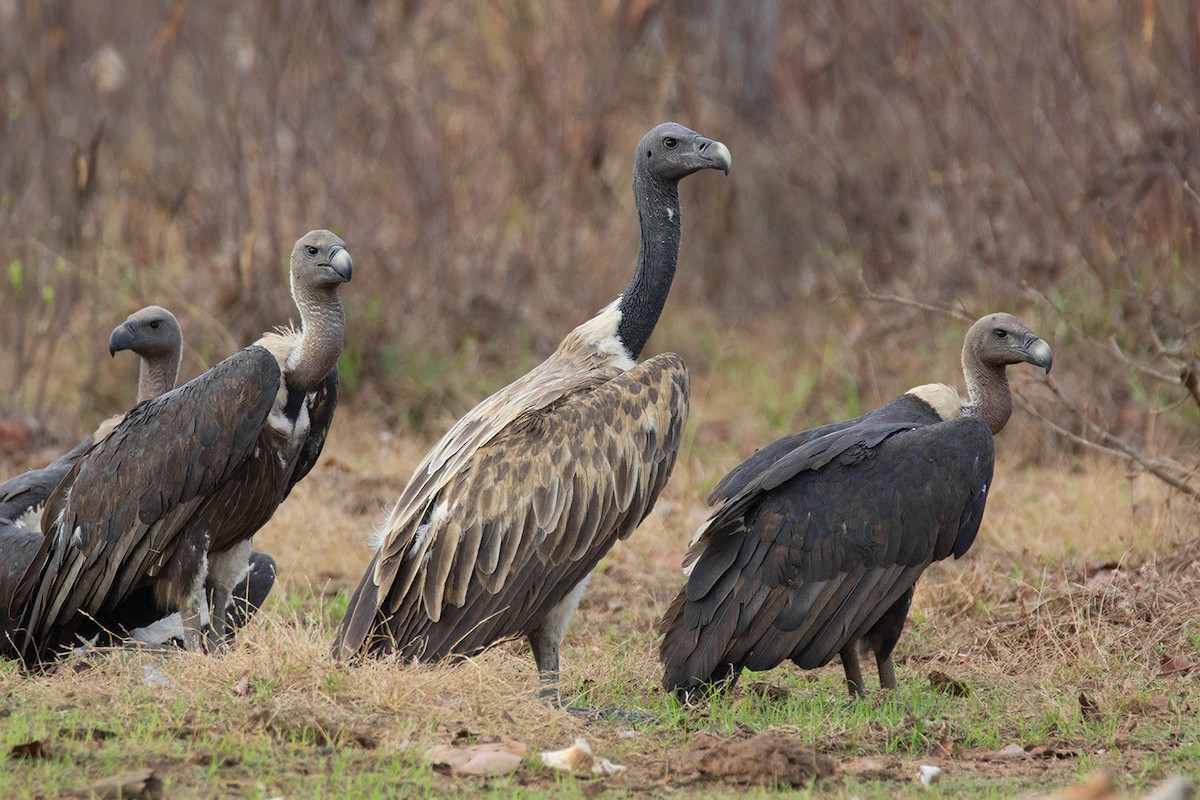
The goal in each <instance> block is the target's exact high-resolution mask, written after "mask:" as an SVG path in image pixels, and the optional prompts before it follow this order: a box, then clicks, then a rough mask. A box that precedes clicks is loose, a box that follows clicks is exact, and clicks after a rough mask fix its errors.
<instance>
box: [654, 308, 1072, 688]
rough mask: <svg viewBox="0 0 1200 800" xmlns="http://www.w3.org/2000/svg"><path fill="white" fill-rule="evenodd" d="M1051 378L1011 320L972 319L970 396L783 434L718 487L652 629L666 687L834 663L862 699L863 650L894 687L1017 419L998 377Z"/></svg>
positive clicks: (977, 517) (940, 394) (908, 402)
mask: <svg viewBox="0 0 1200 800" xmlns="http://www.w3.org/2000/svg"><path fill="white" fill-rule="evenodd" d="M1022 361H1025V362H1029V363H1031V364H1035V365H1037V366H1041V367H1043V368H1045V369H1046V370H1047V371H1049V369H1050V364H1051V353H1050V348H1049V346H1048V345H1046V343H1045V342H1043V341H1042V340H1041V339H1039V338H1037V337H1036V336H1035V335H1034V334H1033V333H1031V332H1030V331H1029V330H1028V329H1027V328H1026V327H1025V326H1024V324H1022V323H1021V322H1020V321H1019V320H1017V319H1016V318H1015V317H1013V316H1011V315H1008V314H992V315H990V316H987V317H984V318H983V319H981V320H979V321H978V322H977V323H976V324H975V325H974V326H972V328H971V330H970V331H969V332H968V334H967V337H966V343H965V344H964V346H963V371H964V374H965V377H966V380H967V387H968V392H969V397H968V399H967V401H966V402H965V403H964V402H962V401H961V400H960V398H959V397H958V394H957V392H956V391H955V390H954V389H952V388H951V387H949V386H946V385H944V384H929V385H925V386H919V387H917V388H915V389H913V390H911V391H909V392H908V393H907V394H904V395H902V396H901V397H898V398H896V399H895V400H892V401H891V402H890V403H887V404H886V405H884V406H881V407H880V408H878V409H876V410H874V411H872V412H870V413H868V414H866V415H864V416H861V417H858V418H856V419H852V420H847V421H845V422H839V423H834V424H832V425H826V426H823V427H820V428H814V429H812V430H809V431H805V432H803V433H799V434H794V435H792V436H787V437H784V438H782V439H779V440H778V441H776V442H773V443H772V444H770V445H767V446H766V447H764V448H762V449H761V450H759V451H757V452H756V453H755V454H754V455H752V456H751V457H750V458H748V459H746V461H745V462H743V463H742V464H741V465H739V466H738V467H737V468H735V469H734V470H733V471H732V472H730V474H729V475H727V476H726V477H725V479H724V480H722V481H721V483H720V484H719V485H718V486H717V488H716V489H715V490H714V491H713V494H712V496H711V497H710V499H709V501H710V502H718V501H719V502H720V503H721V505H720V507H718V508H717V510H716V511H714V512H713V514H712V516H711V517H710V518H709V520H708V521H707V522H706V523H705V524H704V525H703V526H702V527H701V528H700V530H699V531H697V533H696V536H695V537H694V539H693V544H692V547H691V548H690V550H689V552H688V556H687V560H686V562H685V563H686V564H687V565H688V566H689V570H688V572H689V574H688V579H687V583H686V585H685V586H684V588H683V590H682V591H681V592H680V593H679V595H678V596H677V597H676V598H675V601H674V602H673V603H672V604H671V606H670V608H669V609H668V611H667V613H666V615H665V617H664V619H663V623H662V631H663V642H662V646H661V650H660V656H661V658H662V661H663V666H664V675H663V686H664V687H665V688H666V689H667V690H668V691H674V692H677V693H679V694H681V695H687V694H689V693H690V692H691V690H693V689H696V688H697V687H705V686H708V685H712V684H721V683H729V684H732V683H733V682H735V681H736V680H737V678H738V675H739V674H740V673H741V671H742V669H751V670H764V669H770V668H771V667H774V666H776V665H777V664H780V663H781V662H783V661H785V660H789V659H790V660H792V661H794V662H795V663H796V664H797V665H798V666H800V667H801V668H803V669H813V668H815V667H819V666H822V665H824V664H827V663H828V662H829V661H830V660H832V659H833V657H834V656H836V655H841V657H842V662H843V666H844V668H845V672H846V680H847V685H848V688H849V690H850V694H851V695H852V696H854V695H861V694H862V693H863V680H862V672H861V669H860V667H859V661H858V649H859V647H860V646H862V647H864V648H866V649H868V650H870V651H871V652H872V653H873V654H874V655H875V658H876V663H877V666H878V668H879V676H880V683H881V684H882V685H883V686H884V687H885V688H892V687H894V686H895V671H894V667H893V664H892V658H891V654H892V649H893V648H894V647H895V645H896V642H897V641H898V640H899V638H900V634H901V632H902V630H903V627H904V621H905V617H906V616H907V613H908V608H909V603H910V602H911V600H912V594H913V587H914V586H915V584H916V582H917V579H918V578H919V577H920V575H921V573H922V572H923V571H924V570H925V568H926V567H928V566H929V564H930V563H931V562H933V561H935V560H941V559H944V558H946V557H948V556H950V555H951V554H953V555H954V556H955V557H959V556H961V555H963V553H965V552H966V551H967V549H968V548H969V547H970V546H971V543H972V542H973V541H974V539H975V535H976V533H977V532H978V530H979V525H980V521H981V520H982V517H983V509H984V504H985V501H986V499H987V493H988V487H989V485H990V483H991V479H992V466H993V444H992V437H993V435H994V434H995V433H998V432H999V431H1000V429H1001V428H1003V427H1004V424H1005V422H1006V421H1007V420H1008V417H1009V415H1010V413H1011V410H1012V400H1011V397H1010V395H1009V389H1008V380H1007V377H1006V374H1005V367H1006V366H1007V365H1010V364H1016V363H1019V362H1022Z"/></svg>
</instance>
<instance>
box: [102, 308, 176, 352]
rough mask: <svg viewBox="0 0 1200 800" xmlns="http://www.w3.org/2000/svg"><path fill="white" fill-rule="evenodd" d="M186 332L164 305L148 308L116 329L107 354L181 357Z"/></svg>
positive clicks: (110, 338) (109, 340)
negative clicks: (122, 353) (122, 352)
mask: <svg viewBox="0 0 1200 800" xmlns="http://www.w3.org/2000/svg"><path fill="white" fill-rule="evenodd" d="M182 347H183V332H182V331H181V330H180V328H179V320H177V319H175V315H174V314H172V313H171V312H170V311H167V310H166V309H165V308H163V307H162V306H146V307H145V308H143V309H141V310H140V311H136V312H134V313H133V314H132V315H131V316H130V317H129V319H127V320H125V321H124V322H122V323H121V324H120V325H118V326H117V327H115V328H113V332H112V333H111V334H110V335H109V337H108V353H109V355H112V356H115V355H116V354H117V353H118V352H119V351H121V350H132V351H133V352H135V353H137V354H138V355H139V356H141V357H142V358H146V359H153V358H170V357H174V358H175V359H176V360H178V358H179V351H180V349H181V348H182Z"/></svg>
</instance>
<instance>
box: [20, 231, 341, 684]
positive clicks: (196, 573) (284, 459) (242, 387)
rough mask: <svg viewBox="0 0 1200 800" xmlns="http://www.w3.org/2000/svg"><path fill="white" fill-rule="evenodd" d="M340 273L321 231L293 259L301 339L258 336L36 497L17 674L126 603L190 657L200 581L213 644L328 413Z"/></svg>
mask: <svg viewBox="0 0 1200 800" xmlns="http://www.w3.org/2000/svg"><path fill="white" fill-rule="evenodd" d="M352 267H353V265H352V263H351V260H350V254H349V252H348V251H347V250H346V249H345V247H344V245H343V242H342V240H341V239H339V238H338V237H337V236H335V235H333V234H332V233H330V232H328V231H312V232H310V233H308V234H305V235H304V236H303V237H302V238H301V239H300V240H299V241H298V242H296V246H295V248H294V249H293V250H292V257H291V283H292V297H293V298H294V300H295V302H296V306H297V308H298V309H299V311H300V319H301V330H299V331H294V330H288V331H281V332H276V333H271V334H267V335H266V336H264V337H263V338H261V339H260V340H259V341H258V342H257V343H255V344H254V345H252V346H250V347H247V348H245V349H243V350H240V351H239V352H237V353H235V354H234V355H232V356H230V357H228V358H226V359H225V360H224V361H221V362H220V363H218V364H217V365H216V366H214V367H213V368H212V369H210V370H208V371H207V372H205V373H204V374H202V375H200V376H199V377H197V378H195V379H193V380H191V381H189V382H188V383H186V384H184V385H183V386H180V387H179V388H178V389H175V390H173V391H171V392H167V393H166V394H164V395H161V396H160V397H157V398H154V399H152V400H149V401H147V402H144V403H141V404H139V405H138V406H137V407H135V408H134V409H132V410H131V411H130V412H129V413H128V414H127V415H126V416H125V419H124V420H123V421H122V422H121V423H120V424H118V425H117V426H116V428H115V429H114V430H113V431H112V433H111V434H110V435H109V436H108V437H107V438H105V439H104V440H103V441H101V442H99V443H98V444H97V445H96V446H95V447H93V448H92V449H91V450H90V451H88V453H87V454H86V455H85V456H84V457H83V458H81V459H80V460H79V462H78V463H77V464H76V465H75V467H74V468H73V469H72V470H71V472H70V473H68V475H67V477H66V478H65V479H64V480H63V482H62V483H61V484H60V485H59V486H58V488H57V489H55V491H54V493H53V494H52V495H51V497H50V499H49V501H48V503H47V507H46V511H45V512H44V518H45V520H46V523H45V525H44V526H43V527H44V530H46V538H45V541H44V542H43V544H42V546H41V548H40V550H39V551H38V554H37V557H36V558H35V560H34V562H33V563H32V564H31V565H30V567H29V569H28V570H27V571H26V573H25V576H24V577H23V579H22V581H21V585H20V586H19V587H18V590H17V592H16V594H15V596H14V598H13V601H12V609H13V610H14V611H15V612H16V613H17V615H18V617H19V620H20V622H19V625H18V631H17V636H16V640H17V649H18V653H19V655H20V656H21V657H22V658H23V659H24V660H25V661H26V662H27V663H37V662H41V661H45V660H47V659H50V658H53V657H54V656H55V655H56V654H57V653H59V652H60V651H61V650H62V649H63V648H64V647H67V646H70V645H73V644H75V643H76V642H77V641H78V639H79V638H80V637H86V636H88V635H90V633H91V631H92V629H93V628H94V627H95V620H98V619H102V618H104V617H105V616H106V615H107V614H109V613H110V612H112V611H113V609H115V608H116V607H118V606H119V605H121V604H123V603H124V602H125V601H126V600H128V599H129V598H130V597H132V596H134V595H135V594H143V595H148V597H149V598H150V601H151V602H153V604H154V607H155V609H156V612H157V613H158V614H160V615H165V614H169V613H172V612H175V611H179V612H181V613H182V615H183V616H182V621H183V628H184V632H185V644H186V645H187V646H188V647H189V649H197V648H199V646H200V628H201V611H202V608H203V607H204V605H205V603H206V600H205V582H206V580H207V582H208V583H209V585H210V588H211V589H212V593H213V601H212V605H213V621H212V627H213V631H214V634H215V636H216V642H217V645H218V646H221V644H222V643H223V642H224V637H225V632H226V629H227V625H226V621H227V615H228V606H229V596H230V593H231V590H232V588H233V586H234V584H235V583H236V582H237V581H238V580H239V579H240V578H241V577H242V576H244V575H245V573H246V570H247V564H248V561H249V556H250V538H251V537H252V536H253V535H254V533H255V532H256V531H257V530H258V529H259V528H260V527H262V525H264V524H265V523H266V522H267V520H269V519H270V518H271V515H272V514H273V513H274V512H275V509H276V508H277V507H278V506H279V504H280V503H281V502H283V500H284V498H285V497H287V495H288V493H289V492H290V491H291V489H292V487H293V486H294V485H295V484H296V483H297V482H298V481H299V480H301V479H302V478H303V477H304V476H305V475H306V474H308V472H309V470H310V469H312V467H313V465H314V464H315V463H316V460H317V457H318V456H319V455H320V452H321V449H322V447H323V445H324V442H325V435H326V433H327V431H328V429H329V424H330V421H331V420H332V417H333V411H334V407H335V406H336V403H337V359H338V356H339V355H340V354H341V351H342V344H343V335H344V327H345V317H344V314H343V310H342V304H341V300H340V299H339V297H338V288H339V287H340V286H341V284H343V283H345V282H346V281H348V280H350V277H351V270H352Z"/></svg>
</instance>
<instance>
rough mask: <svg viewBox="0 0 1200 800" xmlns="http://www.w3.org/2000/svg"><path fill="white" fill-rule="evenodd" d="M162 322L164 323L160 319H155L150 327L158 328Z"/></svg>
mask: <svg viewBox="0 0 1200 800" xmlns="http://www.w3.org/2000/svg"><path fill="white" fill-rule="evenodd" d="M161 324H162V323H161V322H159V321H158V320H154V321H153V322H151V323H150V327H151V328H153V329H154V330H158V326H159V325H161Z"/></svg>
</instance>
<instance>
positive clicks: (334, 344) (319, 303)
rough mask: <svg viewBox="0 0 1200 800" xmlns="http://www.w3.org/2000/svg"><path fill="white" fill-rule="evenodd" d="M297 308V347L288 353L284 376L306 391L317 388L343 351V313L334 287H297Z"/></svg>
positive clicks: (344, 325) (294, 294) (292, 383)
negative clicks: (298, 318)
mask: <svg viewBox="0 0 1200 800" xmlns="http://www.w3.org/2000/svg"><path fill="white" fill-rule="evenodd" d="M293 297H294V298H295V300H296V307H297V308H299V309H300V329H301V336H300V346H299V347H297V348H296V349H295V350H293V351H292V354H291V355H290V356H288V360H287V365H286V367H285V378H286V379H287V381H288V383H290V384H291V385H292V386H295V387H296V388H297V389H301V390H303V391H305V392H311V391H312V390H313V389H316V388H317V387H318V386H320V385H321V383H322V382H323V381H324V380H325V376H326V375H328V374H329V371H330V370H331V369H333V368H334V366H335V365H336V364H337V360H338V356H340V355H341V354H342V345H343V344H344V337H345V330H346V315H345V312H344V311H343V310H342V301H341V299H340V298H339V297H338V293H337V288H336V287H333V288H322V287H296V289H295V290H294V291H293Z"/></svg>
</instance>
